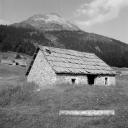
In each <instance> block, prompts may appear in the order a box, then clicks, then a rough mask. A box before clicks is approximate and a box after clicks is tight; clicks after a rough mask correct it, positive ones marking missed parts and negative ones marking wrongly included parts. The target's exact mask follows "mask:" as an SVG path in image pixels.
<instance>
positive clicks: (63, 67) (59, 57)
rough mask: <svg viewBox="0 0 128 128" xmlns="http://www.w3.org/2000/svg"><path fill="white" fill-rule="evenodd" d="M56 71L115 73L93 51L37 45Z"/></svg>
mask: <svg viewBox="0 0 128 128" xmlns="http://www.w3.org/2000/svg"><path fill="white" fill-rule="evenodd" d="M39 48H40V50H41V51H42V52H43V54H44V55H45V57H46V59H47V61H48V63H49V64H50V65H51V67H52V69H53V70H54V71H55V72H56V73H68V74H69V73H70V74H110V75H112V74H116V73H115V71H114V70H113V69H112V68H111V67H110V66H108V65H107V64H106V63H105V62H104V61H103V60H101V59H100V58H98V57H97V56H96V55H95V54H93V53H85V52H78V51H74V50H67V49H60V48H53V47H46V46H39Z"/></svg>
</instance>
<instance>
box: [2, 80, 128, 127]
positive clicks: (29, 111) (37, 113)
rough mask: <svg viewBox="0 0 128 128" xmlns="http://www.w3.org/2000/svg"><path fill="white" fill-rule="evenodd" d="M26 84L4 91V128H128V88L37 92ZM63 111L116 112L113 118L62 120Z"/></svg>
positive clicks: (68, 88) (68, 87) (123, 84)
mask: <svg viewBox="0 0 128 128" xmlns="http://www.w3.org/2000/svg"><path fill="white" fill-rule="evenodd" d="M37 88H38V87H37V86H36V85H35V84H32V83H31V84H28V83H24V84H22V85H20V86H18V85H17V86H8V88H4V89H3V90H0V126H1V127H2V128H41V127H42V128H85V127H86V128H108V127H109V128H125V127H126V126H128V110H127V106H128V102H127V101H128V93H127V92H128V86H127V82H126V81H118V82H117V85H116V86H110V87H104V86H88V85H85V86H82V85H79V86H71V85H64V84H63V85H56V86H52V87H49V88H43V89H41V90H40V91H37ZM60 109H68V110H69V109H71V110H84V109H115V110H116V115H115V116H111V117H93V118H87V117H67V116H59V115H58V112H59V110H60Z"/></svg>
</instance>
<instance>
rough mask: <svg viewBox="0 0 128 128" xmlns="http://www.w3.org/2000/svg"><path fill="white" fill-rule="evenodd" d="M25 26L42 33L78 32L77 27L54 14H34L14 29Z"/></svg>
mask: <svg viewBox="0 0 128 128" xmlns="http://www.w3.org/2000/svg"><path fill="white" fill-rule="evenodd" d="M27 25H29V26H32V27H33V28H36V29H39V30H42V31H61V30H70V31H78V30H80V29H79V28H78V27H77V26H75V25H73V24H72V23H71V22H69V21H67V20H65V19H64V18H62V17H61V16H60V15H58V14H56V13H49V14H35V15H33V16H31V17H29V18H28V19H27V20H25V21H23V22H21V23H17V24H14V26H16V27H18V26H20V27H21V26H22V27H24V26H25V27H26V26H27Z"/></svg>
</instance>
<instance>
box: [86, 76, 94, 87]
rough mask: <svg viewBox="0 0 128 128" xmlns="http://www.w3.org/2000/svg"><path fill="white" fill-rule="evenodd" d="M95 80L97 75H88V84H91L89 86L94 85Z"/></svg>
mask: <svg viewBox="0 0 128 128" xmlns="http://www.w3.org/2000/svg"><path fill="white" fill-rule="evenodd" d="M95 78H96V75H87V79H88V84H89V85H94V83H95Z"/></svg>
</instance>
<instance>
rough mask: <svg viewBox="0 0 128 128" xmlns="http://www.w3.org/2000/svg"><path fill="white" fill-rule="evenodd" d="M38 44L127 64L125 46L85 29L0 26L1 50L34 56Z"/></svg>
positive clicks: (127, 51)
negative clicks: (81, 52)
mask: <svg viewBox="0 0 128 128" xmlns="http://www.w3.org/2000/svg"><path fill="white" fill-rule="evenodd" d="M37 44H41V45H45V46H53V47H62V48H67V49H74V50H78V51H83V52H93V53H95V54H96V55H97V56H99V57H100V58H101V59H103V60H104V61H105V62H107V63H108V64H109V65H111V66H115V67H128V59H127V56H128V45H127V44H125V43H123V42H121V41H118V40H115V39H112V38H108V37H104V36H101V35H97V34H93V33H87V32H84V31H66V30H63V31H45V32H41V31H39V30H36V29H34V28H31V29H30V28H22V27H13V26H3V25H1V26H0V51H4V52H6V51H15V52H20V53H26V54H28V55H33V53H34V51H35V47H36V45H37Z"/></svg>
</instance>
